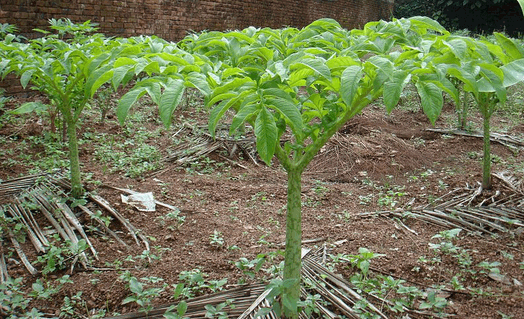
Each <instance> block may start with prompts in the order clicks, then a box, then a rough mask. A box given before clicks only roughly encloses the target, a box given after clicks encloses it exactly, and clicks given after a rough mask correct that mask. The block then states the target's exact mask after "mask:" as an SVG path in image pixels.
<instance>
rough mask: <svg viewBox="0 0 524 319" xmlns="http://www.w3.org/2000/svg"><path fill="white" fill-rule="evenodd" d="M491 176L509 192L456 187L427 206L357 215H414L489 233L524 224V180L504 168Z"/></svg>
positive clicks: (442, 223)
mask: <svg viewBox="0 0 524 319" xmlns="http://www.w3.org/2000/svg"><path fill="white" fill-rule="evenodd" d="M494 176H495V177H497V178H499V179H500V180H501V181H502V182H503V183H504V184H505V186H506V188H508V190H509V191H510V192H511V194H509V195H502V192H500V191H496V192H494V194H492V195H491V196H489V197H486V198H482V197H481V195H482V188H481V187H478V188H470V187H466V188H457V189H454V190H452V191H450V192H449V193H447V194H445V195H444V196H442V197H440V198H438V199H437V200H436V201H435V203H433V204H430V205H427V206H423V207H418V208H415V209H411V210H403V209H397V210H394V211H380V212H368V213H362V214H359V216H360V217H370V216H390V217H398V218H416V219H418V220H422V221H425V222H427V223H430V224H434V225H438V226H441V227H444V228H449V229H451V228H461V229H464V230H466V231H470V232H478V233H482V234H490V235H493V234H494V232H509V231H512V230H514V229H516V228H519V227H524V191H523V185H524V183H523V182H522V181H519V180H518V179H516V178H515V177H513V176H511V175H510V174H509V173H507V172H503V173H496V174H494ZM474 202H477V204H473V203H474Z"/></svg>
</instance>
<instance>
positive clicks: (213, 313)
mask: <svg viewBox="0 0 524 319" xmlns="http://www.w3.org/2000/svg"><path fill="white" fill-rule="evenodd" d="M233 301H234V299H227V300H226V301H225V302H222V303H219V304H218V305H217V306H216V307H215V306H213V305H205V306H204V307H205V308H206V315H205V317H206V318H217V319H228V318H229V316H228V314H227V312H226V311H225V309H226V308H229V309H235V305H234V304H233Z"/></svg>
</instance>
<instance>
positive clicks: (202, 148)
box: [164, 123, 258, 167]
mask: <svg viewBox="0 0 524 319" xmlns="http://www.w3.org/2000/svg"><path fill="white" fill-rule="evenodd" d="M173 137H177V138H178V139H179V140H180V141H182V142H181V143H180V144H178V145H176V146H174V147H172V148H171V149H170V150H169V155H168V156H167V157H166V158H165V159H164V160H165V161H166V162H176V163H177V164H179V165H184V164H188V163H191V162H193V161H196V160H198V159H199V158H200V157H202V156H205V155H207V154H210V153H211V152H214V151H216V150H223V151H224V152H226V153H227V155H228V157H224V156H221V158H223V159H226V160H228V161H231V162H233V163H234V164H236V165H238V166H241V167H242V165H240V164H238V163H237V162H234V161H232V158H233V157H234V156H235V154H236V153H237V152H239V151H241V152H242V153H243V154H244V155H245V156H246V157H247V158H249V159H251V160H252V161H253V162H254V163H255V164H256V165H258V162H257V160H256V155H255V147H254V145H255V137H254V136H248V137H245V136H242V137H232V136H229V133H228V129H227V128H226V127H220V128H217V132H216V135H215V137H214V138H213V137H212V136H211V135H210V134H209V133H207V128H206V127H204V126H192V125H190V124H187V123H184V125H183V126H182V128H181V129H179V130H178V131H177V132H176V133H175V134H174V135H173Z"/></svg>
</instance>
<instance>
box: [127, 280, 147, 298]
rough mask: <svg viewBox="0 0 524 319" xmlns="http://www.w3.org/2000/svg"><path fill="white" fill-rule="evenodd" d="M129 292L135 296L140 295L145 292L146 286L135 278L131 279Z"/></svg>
mask: <svg viewBox="0 0 524 319" xmlns="http://www.w3.org/2000/svg"><path fill="white" fill-rule="evenodd" d="M129 290H131V292H133V293H135V294H139V293H141V292H142V291H144V286H143V285H142V283H140V282H139V281H138V280H137V279H136V278H135V277H131V279H130V280H129Z"/></svg>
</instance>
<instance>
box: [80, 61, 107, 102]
mask: <svg viewBox="0 0 524 319" xmlns="http://www.w3.org/2000/svg"><path fill="white" fill-rule="evenodd" d="M113 74H114V72H113V67H112V66H111V65H109V64H107V65H104V66H103V67H101V68H99V69H96V70H94V71H93V72H92V73H91V74H90V76H89V78H87V81H86V84H85V94H86V96H88V97H93V95H94V94H95V92H96V91H97V90H98V89H99V88H100V86H102V85H103V84H104V83H106V82H108V81H109V80H111V79H112V78H113Z"/></svg>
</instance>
